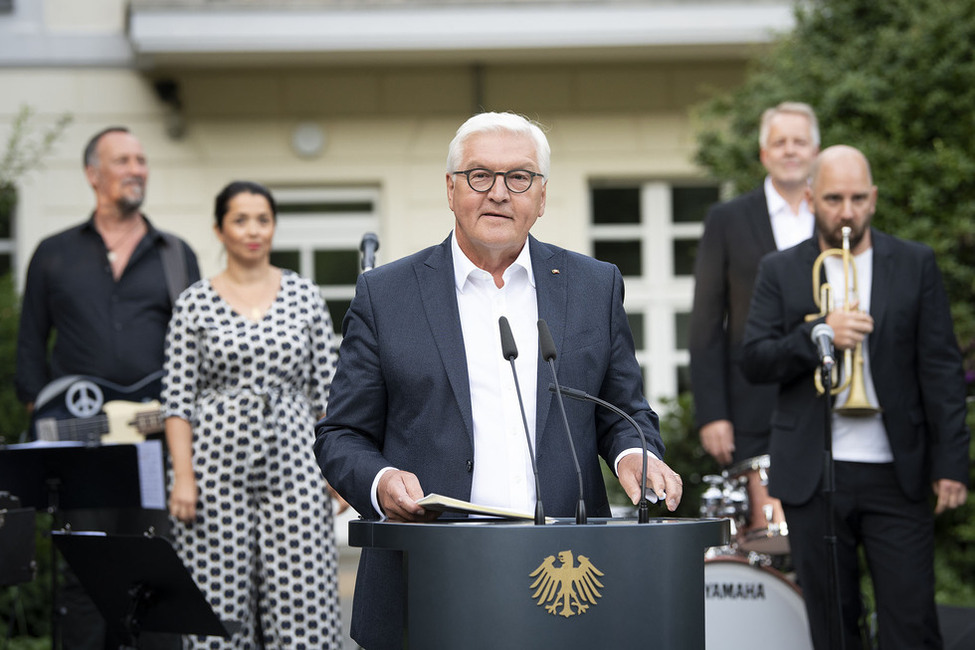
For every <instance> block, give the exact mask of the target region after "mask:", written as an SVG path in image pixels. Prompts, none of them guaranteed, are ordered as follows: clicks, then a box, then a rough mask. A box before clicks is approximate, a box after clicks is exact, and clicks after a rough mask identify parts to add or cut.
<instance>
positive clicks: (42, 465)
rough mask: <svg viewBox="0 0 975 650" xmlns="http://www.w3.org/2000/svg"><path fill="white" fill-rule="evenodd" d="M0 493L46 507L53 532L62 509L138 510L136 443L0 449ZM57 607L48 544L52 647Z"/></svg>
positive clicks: (140, 501)
mask: <svg viewBox="0 0 975 650" xmlns="http://www.w3.org/2000/svg"><path fill="white" fill-rule="evenodd" d="M143 444H146V443H143ZM153 444H157V443H153ZM161 457H162V452H161V450H160V459H161ZM155 469H158V472H159V477H160V478H159V481H160V483H159V485H158V486H157V487H159V488H160V489H162V464H161V461H160V465H159V467H158V468H155ZM0 490H6V491H8V492H10V493H11V494H15V495H17V496H18V497H19V498H20V500H21V502H22V503H23V505H25V506H28V507H33V508H38V509H41V508H44V509H46V510H47V512H48V513H50V514H51V532H52V533H53V531H54V529H55V528H57V527H58V517H59V513H60V511H61V510H72V509H77V508H138V507H141V506H142V505H143V493H142V485H141V482H140V468H139V452H138V450H137V449H136V446H135V445H84V444H78V443H55V444H37V443H27V444H22V445H8V446H7V447H0ZM57 608H58V571H57V557H56V553H55V546H54V544H53V543H52V544H51V644H52V648H54V647H56V645H57V639H58V633H59V628H60V626H59V624H58V610H57Z"/></svg>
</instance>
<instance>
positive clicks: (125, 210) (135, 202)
mask: <svg viewBox="0 0 975 650" xmlns="http://www.w3.org/2000/svg"><path fill="white" fill-rule="evenodd" d="M145 200H146V192H145V187H141V186H140V187H139V193H138V195H133V196H124V195H123V196H120V197H119V199H118V203H117V204H116V205H117V206H118V209H119V212H121V213H122V214H132V213H133V212H138V211H139V208H141V207H142V203H143V202H144V201H145Z"/></svg>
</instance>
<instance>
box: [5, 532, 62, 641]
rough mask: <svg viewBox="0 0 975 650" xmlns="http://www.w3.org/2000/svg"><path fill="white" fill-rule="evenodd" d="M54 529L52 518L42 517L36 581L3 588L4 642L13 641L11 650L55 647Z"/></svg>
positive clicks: (35, 557)
mask: <svg viewBox="0 0 975 650" xmlns="http://www.w3.org/2000/svg"><path fill="white" fill-rule="evenodd" d="M50 528H51V515H49V514H46V513H45V514H38V515H37V525H36V533H35V540H36V546H35V551H34V553H35V555H34V560H35V562H36V565H37V571H36V575H35V577H34V579H33V580H32V581H31V582H27V583H24V584H20V585H14V586H9V587H3V588H0V614H2V618H0V638H2V639H7V637H8V635H9V636H10V637H11V639H10V645H9V646H8V647H9V648H10V650H15V649H17V648H20V649H22V650H33V649H34V648H42V647H50V645H51V641H50V635H51V535H50V532H49V531H50ZM8 626H9V627H8Z"/></svg>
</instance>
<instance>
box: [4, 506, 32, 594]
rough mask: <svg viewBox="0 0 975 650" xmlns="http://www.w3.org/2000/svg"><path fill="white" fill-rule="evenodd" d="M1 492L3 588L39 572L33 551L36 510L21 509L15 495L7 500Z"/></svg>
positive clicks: (30, 577)
mask: <svg viewBox="0 0 975 650" xmlns="http://www.w3.org/2000/svg"><path fill="white" fill-rule="evenodd" d="M5 497H7V494H6V493H5V492H0V587H5V586H9V585H19V584H21V583H24V582H30V581H31V580H33V579H34V574H36V573H37V564H36V563H35V561H34V553H35V552H36V550H37V547H36V544H35V543H34V521H35V511H34V509H33V508H20V507H18V506H19V505H20V501H19V500H18V499H16V498H11V499H9V503H8V502H6V500H5Z"/></svg>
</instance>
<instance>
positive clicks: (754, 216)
mask: <svg viewBox="0 0 975 650" xmlns="http://www.w3.org/2000/svg"><path fill="white" fill-rule="evenodd" d="M775 250H776V249H775V237H774V235H773V234H772V224H771V221H770V220H769V214H768V202H767V201H766V198H765V191H764V189H763V188H761V187H759V188H758V189H755V190H752V191H751V192H748V193H747V194H743V195H741V196H739V197H737V198H735V199H732V200H731V201H728V202H727V203H720V204H718V205H715V206H714V207H712V208H711V210H710V211H709V212H708V215H707V218H706V220H705V222H704V235H703V236H702V237H701V241H700V243H699V244H698V247H697V258H696V261H695V265H694V306H693V311H692V312H691V331H690V353H691V386H692V390H693V393H694V409H695V420H696V422H697V425H698V426H699V427H700V426H703V425H705V424H707V423H708V422H713V421H715V420H731V422H732V423H733V424H734V426H735V429H736V430H741V431H750V432H755V433H766V432H768V429H769V420H770V419H771V416H772V406H773V405H774V403H775V393H776V387H775V385H774V384H755V383H752V382H750V381H748V380H747V379H746V378H745V376H744V374H742V371H741V368H740V366H739V362H740V359H741V341H742V337H743V336H744V332H745V321H746V320H747V318H748V306H749V304H750V303H751V297H752V287H753V286H754V284H755V276H756V275H757V274H758V263H759V261H760V260H761V259H762V257H763V256H764V255H765V254H767V253H770V252H773V251H775Z"/></svg>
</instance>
